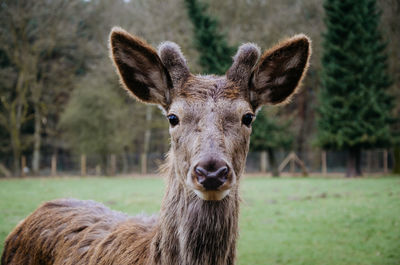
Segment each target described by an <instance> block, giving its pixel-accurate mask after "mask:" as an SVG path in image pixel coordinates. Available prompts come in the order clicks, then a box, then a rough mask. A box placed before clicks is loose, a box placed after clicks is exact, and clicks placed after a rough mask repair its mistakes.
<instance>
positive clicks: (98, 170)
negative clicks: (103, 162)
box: [95, 164, 101, 176]
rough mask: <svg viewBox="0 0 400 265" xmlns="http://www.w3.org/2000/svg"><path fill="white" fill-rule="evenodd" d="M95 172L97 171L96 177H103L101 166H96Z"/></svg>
mask: <svg viewBox="0 0 400 265" xmlns="http://www.w3.org/2000/svg"><path fill="white" fill-rule="evenodd" d="M95 171H96V173H95V174H96V176H100V175H101V166H100V165H99V164H97V165H96V168H95Z"/></svg>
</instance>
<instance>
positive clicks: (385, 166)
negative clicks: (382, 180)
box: [383, 149, 388, 174]
mask: <svg viewBox="0 0 400 265" xmlns="http://www.w3.org/2000/svg"><path fill="white" fill-rule="evenodd" d="M383 173H384V174H387V173H388V151H387V149H385V150H383Z"/></svg>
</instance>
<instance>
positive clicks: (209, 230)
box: [153, 168, 239, 265]
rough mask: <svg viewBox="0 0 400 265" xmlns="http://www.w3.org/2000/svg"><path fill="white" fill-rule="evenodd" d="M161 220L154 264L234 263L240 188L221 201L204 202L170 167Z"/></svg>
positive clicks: (211, 264)
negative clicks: (188, 188)
mask: <svg viewBox="0 0 400 265" xmlns="http://www.w3.org/2000/svg"><path fill="white" fill-rule="evenodd" d="M168 171H169V177H168V183H167V190H166V193H165V196H164V200H163V204H162V207H161V213H160V222H159V226H158V231H157V233H156V237H155V239H154V241H153V250H154V255H153V257H154V258H155V262H154V263H155V264H185V265H186V264H190V265H192V264H193V265H194V264H196V265H197V264H199V265H200V264H204V265H219V264H221V265H222V264H224V265H225V264H234V262H235V254H236V238H237V236H238V215H239V196H238V190H237V189H234V190H231V192H230V194H229V195H228V196H226V197H225V198H224V199H222V200H221V201H204V200H202V199H200V198H199V197H197V196H196V195H195V194H194V193H193V192H192V191H190V190H187V189H186V188H185V186H184V185H183V183H181V182H180V181H179V180H180V179H183V178H180V177H179V176H176V173H175V172H176V171H175V170H174V169H173V168H170V170H168Z"/></svg>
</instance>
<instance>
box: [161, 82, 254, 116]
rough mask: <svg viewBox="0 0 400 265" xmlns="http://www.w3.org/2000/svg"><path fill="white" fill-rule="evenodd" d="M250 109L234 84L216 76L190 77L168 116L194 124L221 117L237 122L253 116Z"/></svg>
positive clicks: (244, 97)
mask: <svg viewBox="0 0 400 265" xmlns="http://www.w3.org/2000/svg"><path fill="white" fill-rule="evenodd" d="M251 111H252V110H251V105H250V104H249V102H248V100H247V99H246V95H245V94H244V93H243V90H241V89H240V88H239V87H238V86H237V85H236V84H235V83H233V82H231V81H228V80H226V78H225V77H217V76H200V75H199V76H191V77H190V78H189V79H188V80H187V81H186V82H185V84H183V86H182V88H181V89H179V90H178V92H177V96H176V97H175V98H174V100H173V102H172V104H171V106H170V109H169V113H174V114H179V115H180V116H181V118H185V119H188V120H192V121H196V122H198V121H200V120H201V119H209V118H210V117H213V116H214V117H220V118H227V119H228V120H229V119H234V118H237V116H238V115H239V116H240V115H242V114H243V113H244V112H246V113H247V112H251Z"/></svg>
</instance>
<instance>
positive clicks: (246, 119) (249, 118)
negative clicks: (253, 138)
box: [242, 113, 254, 127]
mask: <svg viewBox="0 0 400 265" xmlns="http://www.w3.org/2000/svg"><path fill="white" fill-rule="evenodd" d="M253 118H254V115H253V114H251V113H247V114H244V115H243V117H242V123H243V124H244V125H246V126H247V127H250V125H251V122H252V121H253Z"/></svg>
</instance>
